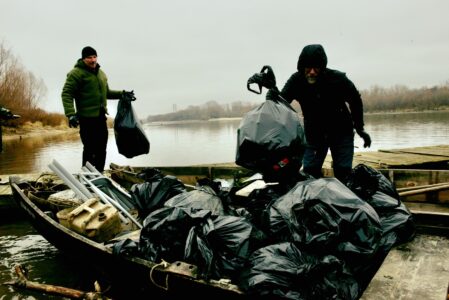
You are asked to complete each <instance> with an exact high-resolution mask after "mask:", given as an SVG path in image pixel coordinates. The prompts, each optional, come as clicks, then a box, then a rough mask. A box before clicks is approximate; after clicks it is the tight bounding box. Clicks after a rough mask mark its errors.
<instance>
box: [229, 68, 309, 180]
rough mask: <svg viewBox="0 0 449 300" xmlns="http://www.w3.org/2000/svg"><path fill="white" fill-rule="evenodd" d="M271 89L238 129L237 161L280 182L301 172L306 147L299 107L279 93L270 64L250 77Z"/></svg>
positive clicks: (249, 82)
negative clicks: (264, 99) (296, 107)
mask: <svg viewBox="0 0 449 300" xmlns="http://www.w3.org/2000/svg"><path fill="white" fill-rule="evenodd" d="M252 83H256V84H258V85H259V88H260V93H261V91H262V86H263V87H266V88H268V89H269V90H268V93H267V96H266V99H267V100H266V101H265V102H264V103H262V104H261V105H259V106H258V107H256V108H254V109H253V110H251V111H249V112H248V113H247V114H246V115H245V116H244V117H243V119H242V121H241V122H240V125H239V128H238V130H237V152H236V161H235V162H236V164H238V165H240V166H242V167H245V168H247V169H250V170H253V171H256V172H259V173H262V174H263V176H264V179H265V181H280V180H283V179H286V178H289V176H291V175H293V174H296V173H298V172H299V169H300V168H301V166H302V158H303V155H304V149H305V138H304V130H303V128H302V125H301V123H300V120H299V117H298V114H297V112H296V111H295V109H294V108H293V107H292V106H291V105H290V104H289V103H288V102H287V101H286V100H285V99H283V98H282V97H281V96H280V95H279V90H278V88H277V87H276V78H275V76H274V73H273V70H272V69H271V67H270V66H264V67H263V68H262V71H261V72H260V73H256V74H254V75H253V76H252V77H250V79H249V80H248V89H249V90H250V91H253V92H256V93H258V94H260V93H259V92H257V91H254V90H253V89H251V88H250V84H252Z"/></svg>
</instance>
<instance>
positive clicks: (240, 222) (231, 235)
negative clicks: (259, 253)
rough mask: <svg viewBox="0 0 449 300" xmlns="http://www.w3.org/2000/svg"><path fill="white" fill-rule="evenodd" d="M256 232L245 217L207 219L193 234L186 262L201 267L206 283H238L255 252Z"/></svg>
mask: <svg viewBox="0 0 449 300" xmlns="http://www.w3.org/2000/svg"><path fill="white" fill-rule="evenodd" d="M253 231H255V228H254V227H253V226H252V225H251V224H250V223H249V222H248V221H247V220H246V219H245V218H243V217H234V216H217V217H211V218H208V219H207V221H206V222H204V223H202V224H200V225H197V226H196V227H195V229H194V230H191V231H190V234H189V237H188V238H187V245H186V252H185V260H186V261H187V262H189V263H192V264H195V265H197V266H198V267H200V269H201V273H202V274H203V276H204V277H205V278H206V279H209V278H214V279H220V278H231V279H236V278H237V277H238V275H239V274H240V270H241V269H242V268H243V266H244V264H245V262H246V259H247V258H248V256H249V255H250V254H251V252H252V251H253V250H254V249H252V246H251V240H252V237H253V236H255V237H256V236H258V235H254V233H253ZM253 244H258V243H257V242H253Z"/></svg>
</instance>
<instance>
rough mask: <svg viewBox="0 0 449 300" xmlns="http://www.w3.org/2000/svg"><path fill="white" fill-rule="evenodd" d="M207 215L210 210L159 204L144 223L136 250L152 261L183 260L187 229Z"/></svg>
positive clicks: (188, 230)
mask: <svg viewBox="0 0 449 300" xmlns="http://www.w3.org/2000/svg"><path fill="white" fill-rule="evenodd" d="M210 214H211V212H210V211H209V210H195V209H190V208H179V207H162V208H159V209H157V210H155V211H153V212H152V213H150V214H149V215H148V216H147V217H146V219H145V220H144V222H143V228H142V231H141V233H140V240H139V253H140V254H141V256H143V257H144V258H146V259H148V260H150V261H154V262H159V261H161V260H162V259H163V260H165V261H168V262H174V261H178V260H182V259H183V257H184V252H185V247H186V241H187V237H188V235H189V232H190V230H191V229H192V227H194V226H195V225H198V224H199V223H201V222H204V221H205V220H206V219H207V218H208V217H209V216H210Z"/></svg>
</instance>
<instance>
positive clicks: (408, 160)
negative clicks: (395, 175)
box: [353, 151, 449, 168]
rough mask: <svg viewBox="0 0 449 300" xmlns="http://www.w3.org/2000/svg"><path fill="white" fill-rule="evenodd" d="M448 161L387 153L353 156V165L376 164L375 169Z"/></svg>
mask: <svg viewBox="0 0 449 300" xmlns="http://www.w3.org/2000/svg"><path fill="white" fill-rule="evenodd" d="M448 161H449V159H448V158H446V157H443V156H432V155H421V154H411V153H402V152H398V153H387V152H378V151H377V152H357V153H355V154H354V163H353V165H357V164H359V163H364V162H370V163H377V164H378V165H379V166H378V167H377V168H382V167H384V166H386V167H387V168H401V167H402V168H404V167H413V166H422V165H430V164H444V163H447V162H448Z"/></svg>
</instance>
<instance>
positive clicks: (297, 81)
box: [281, 44, 371, 181]
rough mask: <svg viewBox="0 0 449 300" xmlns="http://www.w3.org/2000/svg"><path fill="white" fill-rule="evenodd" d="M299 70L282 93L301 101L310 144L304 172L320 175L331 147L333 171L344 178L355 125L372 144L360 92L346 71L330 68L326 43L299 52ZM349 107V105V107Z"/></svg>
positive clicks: (349, 159) (287, 98) (287, 97)
mask: <svg viewBox="0 0 449 300" xmlns="http://www.w3.org/2000/svg"><path fill="white" fill-rule="evenodd" d="M297 70H298V71H297V72H295V73H294V74H293V75H292V76H291V77H290V78H289V79H288V80H287V82H286V84H285V86H284V88H283V89H282V91H281V95H282V96H283V97H284V98H285V99H286V100H287V101H289V102H292V101H293V100H296V101H298V102H299V104H300V106H301V110H302V114H303V116H304V133H305V136H306V141H307V146H306V150H305V153H304V159H303V166H304V172H306V173H308V174H310V175H312V176H314V177H316V178H319V177H321V176H322V172H321V169H322V166H323V163H324V160H325V158H326V155H327V152H328V150H329V149H330V151H331V155H332V161H333V170H334V175H335V177H336V178H338V179H339V180H341V181H344V180H345V178H346V177H347V176H348V175H349V174H350V172H351V170H352V160H353V156H354V129H355V131H356V132H357V134H358V135H359V136H360V137H361V138H362V139H363V140H364V147H370V146H371V138H370V136H369V135H368V133H366V131H365V130H364V128H363V127H364V123H363V104H362V98H361V96H360V93H359V92H358V90H357V89H356V87H355V86H354V84H353V83H352V81H351V80H349V79H348V77H346V74H345V73H343V72H340V71H337V70H332V69H329V68H327V56H326V53H325V51H324V48H323V46H321V45H318V44H315V45H308V46H305V47H304V48H303V50H302V52H301V54H300V55H299V59H298V65H297ZM348 107H349V108H348Z"/></svg>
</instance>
